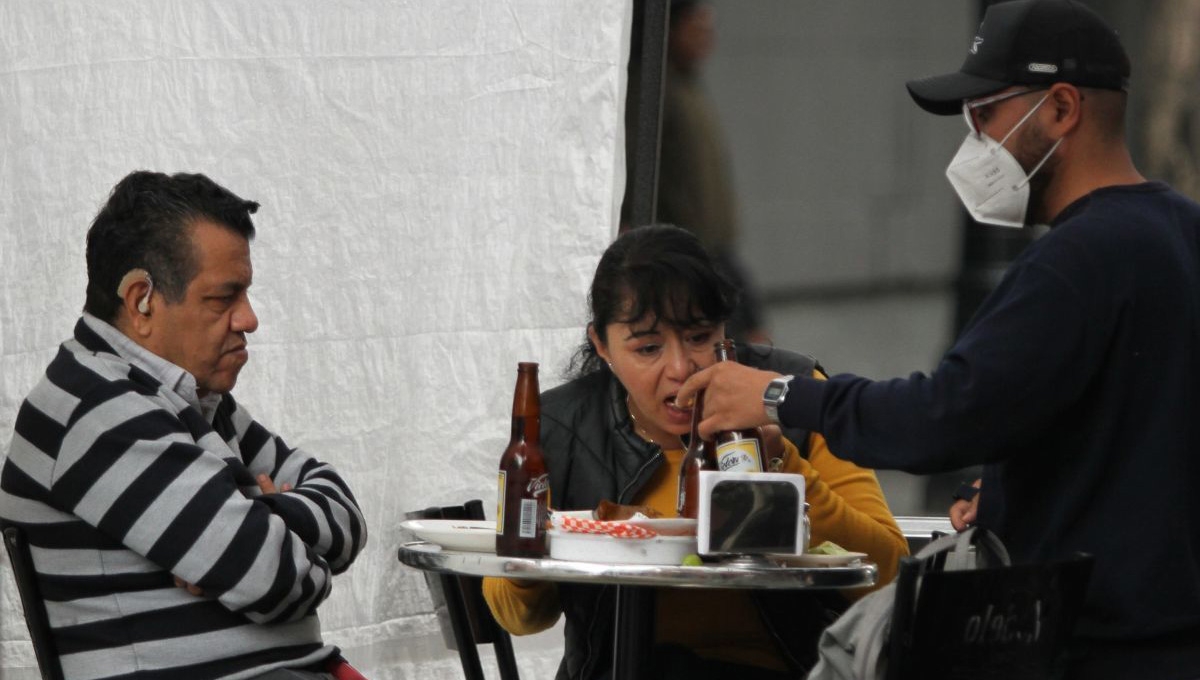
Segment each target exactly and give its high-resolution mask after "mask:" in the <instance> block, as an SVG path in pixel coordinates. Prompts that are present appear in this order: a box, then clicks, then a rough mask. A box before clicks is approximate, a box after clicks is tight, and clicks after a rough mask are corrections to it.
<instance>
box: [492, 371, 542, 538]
mask: <svg viewBox="0 0 1200 680" xmlns="http://www.w3.org/2000/svg"><path fill="white" fill-rule="evenodd" d="M541 414H542V408H541V396H540V395H539V394H538V365H537V364H535V363H529V362H523V363H520V364H517V387H516V389H515V390H514V392H513V411H512V437H511V438H510V439H509V441H508V448H506V449H504V455H503V456H501V457H500V474H499V489H498V490H497V501H496V502H497V508H496V554H497V555H503V556H505V557H543V556H545V554H546V521H547V520H548V519H549V516H550V476H549V475H548V474H547V473H546V461H545V460H544V459H543V457H542V447H541V444H540V443H539V437H540V434H541Z"/></svg>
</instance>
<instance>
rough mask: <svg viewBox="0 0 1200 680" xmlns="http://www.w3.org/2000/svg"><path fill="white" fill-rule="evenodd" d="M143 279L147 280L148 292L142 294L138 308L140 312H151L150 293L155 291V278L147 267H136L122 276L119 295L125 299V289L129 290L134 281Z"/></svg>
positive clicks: (118, 288) (118, 290) (118, 287)
mask: <svg viewBox="0 0 1200 680" xmlns="http://www.w3.org/2000/svg"><path fill="white" fill-rule="evenodd" d="M143 279H144V280H145V281H146V294H145V295H143V296H142V299H141V300H138V303H137V310H138V313H139V314H149V313H150V295H151V294H152V293H154V278H153V277H151V276H150V272H148V271H146V270H145V269H141V268H136V269H130V270H129V271H128V272H126V273H125V276H122V277H121V284H120V285H119V286H117V297H119V298H122V299H124V297H125V291H127V290H129V287H130V286H132V285H133V284H134V283H137V282H138V281H139V280H143Z"/></svg>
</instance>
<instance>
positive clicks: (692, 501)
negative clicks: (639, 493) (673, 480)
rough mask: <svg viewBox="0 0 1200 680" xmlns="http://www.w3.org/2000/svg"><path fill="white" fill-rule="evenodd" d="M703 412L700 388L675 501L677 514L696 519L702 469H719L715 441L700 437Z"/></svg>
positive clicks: (702, 396)
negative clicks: (677, 497)
mask: <svg viewBox="0 0 1200 680" xmlns="http://www.w3.org/2000/svg"><path fill="white" fill-rule="evenodd" d="M703 413H704V390H700V391H699V392H697V393H696V401H695V403H694V404H693V405H692V431H691V434H689V435H688V448H687V453H685V454H684V456H683V462H681V463H680V464H679V487H678V488H679V499H678V500H677V501H676V503H675V512H676V514H678V515H679V516H680V517H687V518H688V519H696V516H697V515H698V514H699V513H700V471H701V470H716V469H717V462H716V459H715V458H713V448H714V447H713V443H712V442H706V441H704V440H703V439H701V438H700V418H701V417H703V416H702V414H703Z"/></svg>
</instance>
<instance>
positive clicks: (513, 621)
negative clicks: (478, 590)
mask: <svg viewBox="0 0 1200 680" xmlns="http://www.w3.org/2000/svg"><path fill="white" fill-rule="evenodd" d="M483 598H484V599H485V600H487V603H488V608H489V609H491V610H492V616H494V617H495V618H496V621H497V622H498V623H499V624H500V626H501V627H502V628H504V630H507V631H508V632H509V633H512V634H513V635H531V634H533V633H540V632H542V631H543V630H546V629H547V628H550V627H551V626H553V625H554V624H555V623H557V622H558V617H559V615H560V614H562V605H560V604H559V601H558V588H557V587H556V586H555V585H554V584H553V583H550V582H548V581H531V580H527V579H507V578H493V577H488V578H485V579H483Z"/></svg>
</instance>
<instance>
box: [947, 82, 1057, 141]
mask: <svg viewBox="0 0 1200 680" xmlns="http://www.w3.org/2000/svg"><path fill="white" fill-rule="evenodd" d="M1048 89H1050V88H1048V87H1031V88H1028V89H1024V90H1016V91H1014V92H1003V93H1001V94H994V95H992V96H990V97H984V98H983V99H967V100H964V101H963V118H965V119H966V120H967V127H969V128H971V132H973V133H975V136H976V137H978V136H980V135H981V134H983V132H982V131H981V127H982V124H981V123H980V122H979V121H978V120H977V119H976V114H975V110H976V109H980V108H983V107H984V106H988V105H991V104H996V103H999V102H1002V101H1004V100H1005V99H1012V98H1013V97H1020V96H1021V95H1025V94H1031V93H1033V92H1041V91H1042V90H1048Z"/></svg>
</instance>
